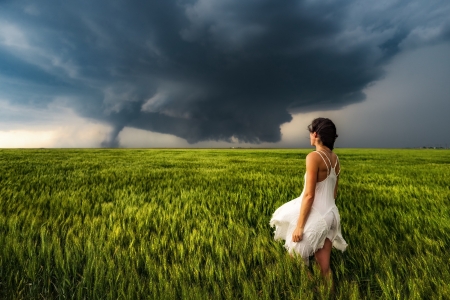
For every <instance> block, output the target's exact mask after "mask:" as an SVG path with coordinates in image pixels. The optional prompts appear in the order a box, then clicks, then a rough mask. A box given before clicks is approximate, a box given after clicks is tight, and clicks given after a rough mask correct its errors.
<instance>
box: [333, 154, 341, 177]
mask: <svg viewBox="0 0 450 300" xmlns="http://www.w3.org/2000/svg"><path fill="white" fill-rule="evenodd" d="M338 163H339V172H338V173H337V174H336V176H339V173H341V163H340V162H339V157H338V156H337V155H336V163H335V164H334V169H335V172H336V166H337V164H338Z"/></svg>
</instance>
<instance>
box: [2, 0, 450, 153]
mask: <svg viewBox="0 0 450 300" xmlns="http://www.w3.org/2000/svg"><path fill="white" fill-rule="evenodd" d="M449 15H450V4H445V3H444V4H443V2H442V1H374V2H361V1H309V0H302V1H298V0H297V1H294V0H286V1H274V0H260V1H238V0H216V1H212V0H198V1H172V0H164V1H162V0H161V1H156V0H155V1H148V2H145V3H144V2H142V3H130V2H126V1H77V2H73V3H70V2H60V1H40V2H36V1H2V2H0V54H1V55H0V80H1V83H0V88H1V91H0V96H2V97H3V98H5V99H10V101H11V102H13V103H20V104H21V105H23V104H27V105H34V106H45V105H48V104H49V103H52V102H54V101H55V99H60V101H64V103H65V104H66V105H67V106H69V107H71V108H73V109H74V110H75V111H76V112H77V113H78V114H79V115H81V116H83V117H86V118H90V119H92V120H98V121H101V122H106V123H108V124H110V125H112V126H113V128H114V130H113V132H112V134H111V137H110V138H109V139H107V140H105V141H104V143H103V145H104V146H117V145H118V140H117V136H118V134H119V133H120V132H121V130H122V129H123V128H125V127H134V128H138V129H144V130H149V131H153V132H158V133H166V134H172V135H175V136H178V137H181V138H183V139H185V140H186V141H188V142H189V143H196V142H199V141H208V140H213V141H231V140H232V139H234V140H236V139H237V140H239V141H242V142H247V143H261V142H277V141H279V140H280V139H281V132H280V125H281V124H283V123H286V122H289V121H290V120H291V119H292V116H291V115H292V114H293V113H298V112H308V111H314V110H335V109H339V108H342V107H344V106H347V105H349V104H352V103H356V102H361V101H363V100H364V99H365V95H364V93H363V90H364V89H365V88H367V87H368V86H369V85H370V84H372V83H374V82H375V81H377V80H380V79H381V78H383V75H384V72H383V70H384V69H383V67H384V66H385V65H386V64H387V63H388V62H389V61H390V60H391V59H392V58H393V57H394V56H395V55H397V54H398V53H400V52H402V51H405V50H407V49H414V48H418V47H423V46H426V45H433V44H439V43H442V42H444V41H448V40H450V22H449V17H448V16H449ZM61 99H63V100H61Z"/></svg>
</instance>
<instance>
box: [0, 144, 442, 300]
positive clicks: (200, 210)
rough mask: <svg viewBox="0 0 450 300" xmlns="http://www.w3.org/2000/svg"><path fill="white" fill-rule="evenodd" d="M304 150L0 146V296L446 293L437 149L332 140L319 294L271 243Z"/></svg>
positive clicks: (294, 189) (298, 185)
mask: <svg viewBox="0 0 450 300" xmlns="http://www.w3.org/2000/svg"><path fill="white" fill-rule="evenodd" d="M310 151H311V150H298V149H297V150H263V149H245V150H244V149H235V150H206V149H205V150H183V149H169V150H155V149H154V150H125V149H117V150H108V149H102V150H92V149H91V150H75V149H70V150H57V149H54V150H45V149H36V150H0V171H1V172H0V299H146V298H148V299H256V298H258V299H328V298H336V299H423V298H428V299H450V287H449V283H450V268H449V266H450V251H449V249H450V234H449V232H450V188H449V185H450V151H445V150H369V149H360V150H358V149H354V150H353V149H337V150H336V153H337V154H338V155H339V157H340V161H341V165H342V172H341V177H340V183H339V186H340V190H339V195H338V198H337V206H338V207H339V210H340V214H341V222H342V233H343V236H344V238H345V239H346V241H347V242H348V244H349V247H348V249H347V251H346V252H344V253H341V252H338V251H335V250H333V253H332V269H333V272H334V274H333V276H334V281H335V292H334V294H333V295H330V294H329V291H328V290H327V289H326V288H325V286H324V284H323V283H322V282H321V281H320V280H319V274H318V272H317V269H316V268H314V267H313V268H312V269H311V270H310V271H311V272H313V277H312V278H309V277H308V276H307V270H308V269H307V268H306V267H304V266H303V265H302V263H301V262H300V261H297V260H292V259H291V258H290V257H289V256H288V255H287V254H286V251H285V250H284V248H283V244H282V243H281V242H275V241H274V240H273V234H272V233H273V229H272V228H270V227H269V220H270V217H271V215H272V213H273V212H274V210H275V209H276V208H277V207H278V206H280V205H281V204H283V203H284V202H287V201H289V200H291V199H294V198H296V197H298V196H299V195H300V193H301V191H302V188H303V174H304V172H305V156H306V154H307V153H308V152H310Z"/></svg>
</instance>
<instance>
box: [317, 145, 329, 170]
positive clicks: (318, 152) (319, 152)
mask: <svg viewBox="0 0 450 300" xmlns="http://www.w3.org/2000/svg"><path fill="white" fill-rule="evenodd" d="M316 152H317V154H319V155H320V157H322V160H323V162H324V163H325V165H326V166H327V176H328V175H330V169H329V168H328V164H327V162H326V160H325V158H323V156H322V153H321V151H319V150H317V151H316ZM323 155H325V154H323ZM325 157H326V158H327V159H328V161H329V162H330V168H331V161H330V159H329V158H328V157H327V156H326V155H325Z"/></svg>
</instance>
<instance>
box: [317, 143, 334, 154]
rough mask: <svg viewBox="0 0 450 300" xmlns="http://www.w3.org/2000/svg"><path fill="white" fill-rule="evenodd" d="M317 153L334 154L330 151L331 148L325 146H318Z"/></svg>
mask: <svg viewBox="0 0 450 300" xmlns="http://www.w3.org/2000/svg"><path fill="white" fill-rule="evenodd" d="M316 151H324V152H328V153H331V152H333V151H331V150H330V148H328V147H327V146H324V145H316Z"/></svg>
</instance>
